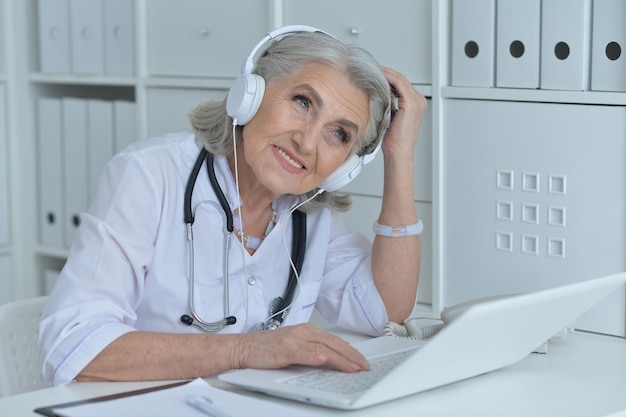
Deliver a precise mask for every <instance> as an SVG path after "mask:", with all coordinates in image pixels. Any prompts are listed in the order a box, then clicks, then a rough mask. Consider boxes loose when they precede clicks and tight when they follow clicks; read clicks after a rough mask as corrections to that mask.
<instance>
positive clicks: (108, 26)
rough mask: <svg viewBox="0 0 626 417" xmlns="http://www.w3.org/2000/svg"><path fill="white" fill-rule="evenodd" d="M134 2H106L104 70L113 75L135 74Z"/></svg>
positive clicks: (124, 0)
mask: <svg viewBox="0 0 626 417" xmlns="http://www.w3.org/2000/svg"><path fill="white" fill-rule="evenodd" d="M134 31H135V25H134V10H133V1H132V0H104V69H105V73H107V74H111V75H132V74H134V73H135V54H134V50H135V49H134V42H135V36H134Z"/></svg>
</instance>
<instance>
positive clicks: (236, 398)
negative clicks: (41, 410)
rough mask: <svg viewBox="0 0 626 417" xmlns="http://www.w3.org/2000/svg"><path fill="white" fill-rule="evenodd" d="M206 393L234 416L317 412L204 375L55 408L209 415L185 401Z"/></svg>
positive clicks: (85, 413) (72, 413)
mask: <svg viewBox="0 0 626 417" xmlns="http://www.w3.org/2000/svg"><path fill="white" fill-rule="evenodd" d="M189 394H191V395H204V396H207V397H209V398H210V399H211V400H212V401H213V403H214V404H215V405H216V406H217V407H218V408H221V409H223V410H225V411H228V413H229V415H232V416H233V417H244V416H245V417H249V416H272V417H280V416H285V417H312V416H313V415H314V414H313V413H309V412H306V411H303V410H300V409H298V408H296V407H295V406H293V407H292V406H289V405H285V404H281V403H277V402H275V401H272V400H271V399H269V398H268V399H267V400H265V399H258V398H254V397H250V396H246V395H241V394H237V393H234V392H230V391H225V390H222V389H218V388H215V387H212V386H211V385H209V384H208V383H207V382H206V381H204V380H203V379H200V378H198V379H195V380H193V381H191V382H189V383H187V384H184V385H179V386H177V387H174V388H168V389H163V390H158V391H153V392H150V393H147V394H140V395H133V396H128V397H123V398H118V399H115V400H110V401H102V402H94V403H90V404H82V405H76V406H73V407H67V408H56V409H54V412H55V413H57V414H58V415H60V416H64V417H112V416H125V417H126V416H128V417H142V416H145V417H161V416H162V417H173V416H175V417H207V415H206V414H204V413H202V412H200V411H198V410H196V409H195V408H193V407H191V406H190V405H188V404H187V402H186V401H185V396H186V395H189Z"/></svg>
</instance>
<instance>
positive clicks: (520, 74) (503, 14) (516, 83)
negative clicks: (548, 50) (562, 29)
mask: <svg viewBox="0 0 626 417" xmlns="http://www.w3.org/2000/svg"><path fill="white" fill-rule="evenodd" d="M497 2H498V3H497V15H496V22H497V23H496V26H497V31H496V87H510V88H538V87H539V45H540V41H539V37H540V32H539V31H540V26H541V24H540V21H541V16H540V13H541V4H540V0H524V1H519V0H497Z"/></svg>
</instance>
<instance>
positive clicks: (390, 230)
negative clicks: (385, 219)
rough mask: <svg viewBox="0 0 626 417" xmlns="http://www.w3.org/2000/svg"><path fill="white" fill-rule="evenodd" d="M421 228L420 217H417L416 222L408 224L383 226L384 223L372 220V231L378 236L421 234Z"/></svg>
mask: <svg viewBox="0 0 626 417" xmlns="http://www.w3.org/2000/svg"><path fill="white" fill-rule="evenodd" d="M422 230H424V224H423V223H422V219H418V220H417V223H415V224H411V225H409V226H385V225H384V224H379V223H378V222H374V233H376V234H377V235H380V236H386V237H405V236H416V235H420V234H422Z"/></svg>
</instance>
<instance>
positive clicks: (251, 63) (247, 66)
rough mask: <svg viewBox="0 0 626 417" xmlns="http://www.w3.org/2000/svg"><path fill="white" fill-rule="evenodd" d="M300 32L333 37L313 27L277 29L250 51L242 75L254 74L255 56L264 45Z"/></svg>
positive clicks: (242, 67) (243, 65) (242, 66)
mask: <svg viewBox="0 0 626 417" xmlns="http://www.w3.org/2000/svg"><path fill="white" fill-rule="evenodd" d="M298 32H309V33H314V32H320V33H324V34H326V35H328V36H332V35H331V34H330V33H326V32H324V31H323V30H320V29H317V28H314V27H313V26H305V25H290V26H284V27H281V28H278V29H275V30H273V31H271V32H268V33H267V34H266V35H265V37H264V38H263V39H261V41H260V42H259V43H257V44H256V46H255V47H254V48H252V51H250V54H249V55H248V57H247V58H246V59H244V61H243V64H242V65H241V73H242V74H250V73H252V69H253V68H254V56H255V55H256V54H257V52H259V49H261V48H262V47H263V45H265V44H266V43H267V42H269V41H271V40H272V39H276V38H278V37H280V36H283V35H287V34H290V33H298ZM333 37H334V36H333Z"/></svg>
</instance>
